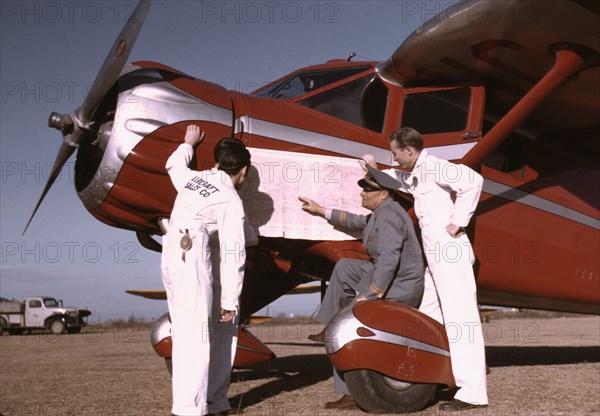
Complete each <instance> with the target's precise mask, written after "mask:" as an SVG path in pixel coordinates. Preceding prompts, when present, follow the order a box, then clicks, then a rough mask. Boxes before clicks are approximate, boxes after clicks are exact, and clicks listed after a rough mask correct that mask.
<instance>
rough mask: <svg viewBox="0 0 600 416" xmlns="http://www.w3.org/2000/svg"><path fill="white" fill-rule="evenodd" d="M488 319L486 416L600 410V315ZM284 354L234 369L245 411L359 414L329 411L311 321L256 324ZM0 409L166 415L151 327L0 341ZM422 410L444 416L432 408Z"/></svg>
mask: <svg viewBox="0 0 600 416" xmlns="http://www.w3.org/2000/svg"><path fill="white" fill-rule="evenodd" d="M497 318H498V317H495V316H492V317H491V320H490V322H489V323H487V324H486V325H485V333H486V338H487V356H488V364H489V366H490V367H491V368H492V373H491V374H490V376H489V377H488V389H489V396H490V406H489V407H488V408H487V409H486V410H485V411H484V412H482V411H479V412H477V413H469V412H466V413H465V412H463V413H461V414H485V415H532V414H535V415H584V414H590V415H591V414H599V413H600V398H599V394H598V393H599V392H600V347H599V345H600V318H599V317H595V316H584V317H582V316H568V317H545V318H539V317H537V318H533V317H522V316H504V317H503V318H502V319H497ZM250 330H251V331H252V332H254V333H255V334H257V335H258V336H259V337H260V338H261V339H262V340H263V341H265V342H266V343H267V345H269V347H270V348H271V349H272V350H273V351H274V352H275V353H276V354H277V356H278V357H279V358H278V359H277V360H273V361H270V362H267V363H263V364H261V365H258V366H256V367H254V368H252V369H244V370H236V371H234V373H233V377H232V379H233V383H232V386H231V390H230V398H231V403H232V405H233V406H237V405H238V404H240V403H241V406H242V407H243V408H244V409H245V414H246V415H269V416H271V415H273V416H276V415H359V414H364V413H363V412H361V411H345V412H342V411H329V410H325V409H324V408H323V403H324V402H325V401H329V400H333V399H336V398H337V397H336V396H335V395H334V393H333V391H332V381H331V367H330V365H329V362H328V359H327V357H326V356H325V354H324V349H323V347H322V346H321V345H315V344H313V343H311V342H309V341H307V340H306V336H307V335H308V334H310V333H314V332H317V331H319V330H321V326H320V325H318V324H316V323H314V322H313V321H310V320H294V321H284V320H276V321H272V322H269V323H266V324H261V325H254V326H252V327H250ZM0 386H1V393H0V394H1V395H0V413H1V414H2V415H4V416H13V415H16V416H20V415H44V416H46V415H77V416H80V415H86V416H88V415H89V416H91V415H118V416H121V415H168V414H170V401H171V399H170V397H171V391H170V379H169V377H168V374H167V372H166V370H165V368H164V363H163V361H162V359H160V358H159V357H158V356H156V355H155V353H154V351H153V349H152V347H151V346H150V343H149V329H148V327H147V325H141V326H136V325H134V324H131V325H120V324H119V325H114V326H110V325H104V326H102V327H94V326H91V327H89V328H86V330H85V331H84V333H82V334H77V335H62V336H54V335H50V334H34V335H28V336H8V335H4V336H2V337H1V338H0ZM418 414H420V415H437V414H440V411H439V408H438V404H432V405H431V406H430V407H428V408H427V409H425V410H424V411H423V412H420V413H418Z"/></svg>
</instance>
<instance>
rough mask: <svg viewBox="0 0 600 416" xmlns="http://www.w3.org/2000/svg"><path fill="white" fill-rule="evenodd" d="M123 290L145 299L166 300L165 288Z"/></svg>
mask: <svg viewBox="0 0 600 416" xmlns="http://www.w3.org/2000/svg"><path fill="white" fill-rule="evenodd" d="M125 292H127V293H129V294H130V295H134V296H141V297H143V298H146V299H153V300H167V292H166V291H165V290H126V291H125Z"/></svg>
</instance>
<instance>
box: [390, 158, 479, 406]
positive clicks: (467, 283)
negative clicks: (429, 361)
mask: <svg viewBox="0 0 600 416" xmlns="http://www.w3.org/2000/svg"><path fill="white" fill-rule="evenodd" d="M386 173H388V174H389V175H391V176H393V177H394V178H395V179H397V180H399V181H400V182H401V183H402V185H403V186H402V187H401V188H400V191H403V192H407V193H410V194H412V195H413V196H414V199H415V205H414V207H415V214H416V216H417V219H418V220H419V225H420V227H421V234H422V238H423V249H424V252H425V257H426V258H427V263H428V265H427V269H426V271H425V290H424V293H423V300H422V302H421V306H420V308H419V310H420V311H421V312H423V313H425V314H426V315H428V316H430V317H432V318H434V319H436V320H437V321H438V322H441V323H443V324H444V325H445V327H446V332H447V335H448V339H449V341H450V357H451V360H452V372H453V373H454V379H455V380H456V385H457V386H458V387H460V389H459V390H458V392H457V393H456V395H455V398H456V399H458V400H461V401H463V402H467V403H473V404H487V403H488V398H487V386H486V364H485V346H484V341H483V333H482V328H481V321H480V317H479V309H478V305H477V291H476V286H475V276H474V273H473V262H474V261H475V256H474V254H473V249H472V247H471V243H470V241H469V239H468V237H467V236H466V234H463V235H461V236H460V237H458V238H453V237H452V236H450V235H449V234H448V232H447V231H446V226H447V225H448V224H454V225H458V226H460V227H466V226H467V224H468V223H469V220H470V219H471V216H472V215H473V213H474V211H475V208H476V206H477V203H478V202H479V196H480V194H481V188H482V186H483V178H482V177H481V175H479V174H478V173H477V172H475V171H473V170H472V169H470V168H468V167H467V166H464V165H457V164H454V163H450V162H448V161H446V160H442V159H438V158H437V157H435V156H433V155H430V154H429V153H428V152H427V150H423V151H422V152H421V154H420V155H419V158H418V159H417V161H416V163H415V166H414V168H413V170H412V171H411V172H406V171H401V170H396V169H388V170H386ZM454 192H455V193H456V194H455V196H453V193H454Z"/></svg>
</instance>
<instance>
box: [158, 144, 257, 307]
mask: <svg viewBox="0 0 600 416" xmlns="http://www.w3.org/2000/svg"><path fill="white" fill-rule="evenodd" d="M193 155H194V149H193V148H192V146H190V145H189V144H185V143H184V144H181V145H179V147H178V148H177V150H175V152H173V154H172V155H171V156H170V157H169V159H168V160H167V164H166V168H167V172H168V173H169V176H170V177H171V181H172V182H173V185H174V186H175V189H177V198H176V199H175V204H174V206H173V211H172V213H171V221H170V228H179V229H186V228H187V229H195V230H204V231H205V232H206V233H207V234H208V235H209V236H210V235H211V234H214V233H218V237H219V247H220V252H221V263H220V265H221V267H220V276H221V285H222V292H221V307H222V308H223V309H226V310H236V309H237V306H238V298H239V296H240V294H241V292H242V284H243V280H244V264H245V261H246V249H245V238H244V207H243V205H242V201H241V199H240V197H239V195H238V193H237V191H236V189H235V187H234V186H233V182H232V181H231V178H230V177H229V175H228V174H227V173H225V172H223V171H220V170H217V169H214V168H213V169H211V170H204V171H195V170H192V169H190V168H189V167H188V164H189V162H190V161H191V160H192V157H193Z"/></svg>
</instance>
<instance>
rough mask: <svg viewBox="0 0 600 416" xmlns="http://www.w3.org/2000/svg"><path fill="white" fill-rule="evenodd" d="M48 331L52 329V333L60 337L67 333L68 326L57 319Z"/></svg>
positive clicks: (51, 323)
mask: <svg viewBox="0 0 600 416" xmlns="http://www.w3.org/2000/svg"><path fill="white" fill-rule="evenodd" d="M48 329H50V332H52V333H53V334H54V335H60V334H62V333H64V332H65V329H67V326H66V325H65V323H64V322H63V321H62V320H60V319H55V320H54V321H52V322H50V326H49V327H48Z"/></svg>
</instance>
